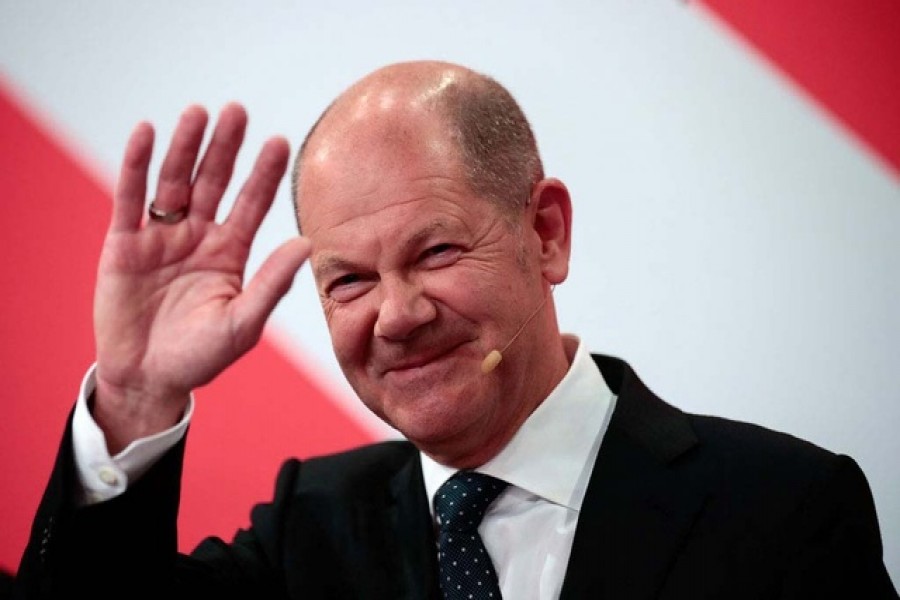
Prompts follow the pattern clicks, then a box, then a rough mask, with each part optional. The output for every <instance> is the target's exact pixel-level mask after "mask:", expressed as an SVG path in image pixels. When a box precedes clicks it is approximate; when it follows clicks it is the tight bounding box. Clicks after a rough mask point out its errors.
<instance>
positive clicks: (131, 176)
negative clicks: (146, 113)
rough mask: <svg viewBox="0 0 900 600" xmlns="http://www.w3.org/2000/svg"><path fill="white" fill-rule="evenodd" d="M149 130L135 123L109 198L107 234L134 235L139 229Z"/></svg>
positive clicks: (149, 153)
mask: <svg viewBox="0 0 900 600" xmlns="http://www.w3.org/2000/svg"><path fill="white" fill-rule="evenodd" d="M153 136H154V134H153V126H152V125H150V124H149V123H146V122H141V123H138V124H137V126H135V128H134V130H133V131H132V132H131V136H130V137H129V138H128V144H127V145H126V146H125V156H124V158H123V159H122V167H121V169H120V171H119V180H118V181H117V182H116V191H115V194H114V196H113V210H112V219H111V220H110V230H111V231H136V230H137V229H138V228H139V227H140V225H141V218H142V217H143V214H144V202H145V200H146V198H147V169H148V168H149V166H150V157H151V156H152V154H153Z"/></svg>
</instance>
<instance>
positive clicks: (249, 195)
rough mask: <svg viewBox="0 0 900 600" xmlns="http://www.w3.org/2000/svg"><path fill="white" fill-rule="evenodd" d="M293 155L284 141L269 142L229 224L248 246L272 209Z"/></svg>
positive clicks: (251, 174) (232, 212)
mask: <svg viewBox="0 0 900 600" xmlns="http://www.w3.org/2000/svg"><path fill="white" fill-rule="evenodd" d="M289 154H290V147H289V146H288V143H287V140H285V139H284V138H282V137H276V138H272V139H270V140H269V141H267V142H266V144H265V145H264V146H263V149H262V150H260V152H259V157H257V159H256V164H254V165H253V171H252V172H251V173H250V176H249V177H248V178H247V181H246V183H244V187H243V188H242V189H241V191H240V193H239V194H238V197H237V200H235V203H234V208H233V209H232V210H231V214H230V215H228V219H227V220H226V221H225V224H226V226H228V227H230V228H232V229H233V230H234V232H235V234H236V235H237V236H238V237H239V238H240V239H242V240H243V241H244V242H245V243H247V244H248V245H249V243H250V242H251V241H252V240H253V236H255V235H256V230H257V229H259V224H260V223H262V220H263V217H265V216H266V213H267V212H268V211H269V207H271V206H272V200H274V199H275V192H276V191H278V184H279V183H280V182H281V178H282V177H283V176H284V172H285V171H286V170H287V164H288V156H289Z"/></svg>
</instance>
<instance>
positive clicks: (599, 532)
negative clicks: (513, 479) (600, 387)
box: [560, 357, 706, 599]
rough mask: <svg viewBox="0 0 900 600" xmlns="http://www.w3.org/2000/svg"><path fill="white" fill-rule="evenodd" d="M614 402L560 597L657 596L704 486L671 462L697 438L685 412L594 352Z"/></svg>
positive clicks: (622, 366)
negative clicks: (692, 481)
mask: <svg viewBox="0 0 900 600" xmlns="http://www.w3.org/2000/svg"><path fill="white" fill-rule="evenodd" d="M595 360H596V361H597V363H598V366H599V367H600V370H601V372H602V373H603V376H604V379H606V381H607V383H608V384H609V386H610V388H611V389H612V390H613V391H614V392H616V393H617V395H618V400H617V401H616V409H615V412H614V414H613V417H612V420H611V422H610V426H609V429H608V431H607V433H606V436H605V437H604V439H603V442H602V444H601V447H600V452H599V453H598V457H597V461H596V463H595V465H594V470H593V473H592V474H591V481H590V483H589V485H588V489H587V492H586V495H585V499H584V504H583V506H582V510H581V514H580V516H579V520H578V527H577V529H576V531H575V539H574V542H573V545H572V554H571V557H570V559H569V566H568V569H567V572H566V578H565V581H564V583H563V589H562V593H561V596H560V597H561V598H563V599H565V598H588V597H590V598H593V597H602V598H606V599H611V598H622V597H627V598H655V597H657V595H658V593H659V589H660V587H661V586H662V584H663V582H664V581H665V576H666V574H667V572H668V569H669V567H670V565H671V563H672V560H673V559H674V557H675V555H676V554H677V551H678V548H679V547H680V546H681V544H682V542H683V540H684V538H685V535H686V534H687V532H688V531H689V530H690V527H691V524H692V523H693V522H694V519H695V517H696V515H697V513H698V511H699V510H700V508H701V507H702V504H703V500H704V498H705V497H706V490H705V488H703V487H702V486H686V485H685V482H684V480H683V476H681V474H680V473H679V471H678V468H677V466H675V465H674V464H673V463H674V462H675V460H676V459H677V458H678V457H680V456H682V455H683V454H684V453H686V452H688V451H689V450H690V449H691V448H692V447H694V446H695V445H696V444H697V438H696V436H695V435H694V432H693V430H692V429H691V426H690V424H689V422H688V420H687V418H686V417H685V416H684V414H683V413H681V412H680V411H679V410H677V409H675V408H673V407H671V406H669V405H668V404H666V403H664V402H663V401H662V400H660V399H659V398H657V397H656V396H655V395H653V393H652V392H650V391H649V390H648V389H647V388H646V387H645V386H644V385H643V383H642V382H641V381H640V380H639V379H638V378H637V376H636V375H635V374H634V372H633V371H631V369H630V368H629V367H628V366H627V365H626V364H625V363H623V362H622V361H619V360H617V359H611V358H605V357H595Z"/></svg>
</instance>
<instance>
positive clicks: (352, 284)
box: [325, 273, 373, 302]
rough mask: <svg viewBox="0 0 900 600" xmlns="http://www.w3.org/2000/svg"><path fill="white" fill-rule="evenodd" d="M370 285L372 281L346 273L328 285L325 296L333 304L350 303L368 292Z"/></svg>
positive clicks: (356, 274)
mask: <svg viewBox="0 0 900 600" xmlns="http://www.w3.org/2000/svg"><path fill="white" fill-rule="evenodd" d="M372 285H373V284H372V281H370V280H368V279H365V278H364V277H362V276H361V275H360V274H358V273H347V274H345V275H341V276H340V277H338V278H336V279H334V280H333V281H332V282H331V283H330V284H328V287H326V288H325V294H326V295H327V296H328V298H329V299H330V300H334V301H335V302H350V301H351V300H354V299H355V298H358V297H359V296H362V295H363V294H365V293H366V292H367V291H369V290H370V289H371V288H372Z"/></svg>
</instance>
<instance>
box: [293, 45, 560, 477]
mask: <svg viewBox="0 0 900 600" xmlns="http://www.w3.org/2000/svg"><path fill="white" fill-rule="evenodd" d="M498 88H499V89H498ZM488 96H490V97H491V99H489V100H485V98H486V97H488ZM464 114H465V116H463V115H464ZM295 169H296V170H295V175H294V177H295V190H294V191H295V203H296V206H297V218H298V222H299V223H302V227H303V232H304V235H306V236H307V237H308V238H309V239H310V240H311V241H312V243H313V250H312V256H311V259H310V260H311V264H312V268H313V272H314V275H315V279H316V285H317V288H318V290H319V294H320V297H321V300H322V305H323V308H324V311H325V316H326V320H327V322H328V327H329V331H330V332H331V337H332V343H333V346H334V350H335V354H336V356H337V358H338V362H339V363H340V365H341V368H342V369H343V371H344V374H345V375H346V376H347V378H348V380H349V381H350V383H351V385H352V386H353V388H354V389H355V390H356V392H357V393H358V394H359V396H360V398H361V399H362V400H363V402H365V404H366V405H367V406H368V407H369V408H370V409H372V410H373V411H374V412H375V413H376V414H378V415H379V416H380V417H382V418H383V419H384V420H385V421H387V422H388V423H390V424H391V425H392V426H393V427H395V428H396V429H398V430H399V431H400V432H402V433H403V434H405V435H406V436H407V437H408V438H409V439H410V440H412V441H413V442H414V443H416V444H417V445H418V446H419V447H420V448H421V449H422V450H423V451H425V452H426V453H428V454H429V455H431V456H432V457H434V458H436V459H438V460H440V461H442V462H445V463H448V464H454V465H456V466H460V467H471V466H477V465H478V464H481V463H483V462H485V461H486V460H488V459H490V458H491V457H492V456H493V455H495V454H496V452H497V451H499V450H500V449H501V448H502V447H503V446H504V445H505V444H506V443H507V442H508V441H509V439H510V438H511V437H512V435H513V434H514V433H515V431H516V430H517V429H518V427H519V426H520V425H521V423H522V422H523V421H524V420H525V419H526V418H527V417H528V415H529V414H530V413H531V412H532V411H533V410H534V408H535V407H536V406H537V405H538V404H539V403H540V401H541V400H542V399H543V398H544V397H546V395H547V394H548V393H549V392H550V391H551V390H552V388H553V387H554V386H555V385H556V383H558V381H559V379H560V378H561V377H562V376H563V374H564V373H565V370H566V367H567V361H566V357H565V354H564V352H563V348H562V341H561V338H560V336H559V331H558V327H557V323H556V317H555V312H554V308H553V301H552V299H550V300H549V301H548V302H547V303H546V305H545V306H544V307H543V308H542V309H541V310H540V311H539V312H538V314H537V316H536V317H535V319H534V321H532V322H531V323H529V324H528V326H527V327H526V328H525V330H524V331H523V332H522V334H521V337H520V338H518V339H517V340H516V342H515V344H513V346H512V347H511V348H510V349H509V351H508V352H506V353H505V358H504V361H503V363H502V364H501V366H500V367H499V368H498V369H497V370H496V371H494V372H492V373H490V374H488V375H482V374H481V373H480V370H479V365H480V363H481V361H482V359H483V358H484V357H485V355H486V354H487V353H488V352H490V350H492V349H494V348H500V347H503V346H504V345H505V344H506V342H508V341H509V340H510V339H512V337H513V336H514V335H515V333H516V331H517V330H518V329H519V327H520V326H521V325H522V324H523V323H525V321H526V320H527V318H528V317H529V316H530V315H531V313H533V312H534V310H535V309H536V308H537V307H538V306H539V305H540V304H541V302H542V301H543V300H544V299H545V298H546V297H547V294H549V290H550V286H552V285H554V284H556V283H559V282H561V281H563V280H564V279H565V277H566V275H567V273H568V257H569V245H570V241H569V233H570V220H571V208H570V204H569V197H568V192H567V191H566V189H565V187H564V186H563V185H562V183H561V182H559V181H558V180H555V179H545V178H543V174H542V172H541V166H540V160H539V158H538V156H537V150H536V146H535V143H534V139H533V136H532V135H531V132H530V129H529V127H528V124H527V121H526V120H525V118H524V116H523V115H522V113H521V111H520V110H519V108H518V106H516V104H515V102H514V101H513V100H512V98H511V97H510V96H509V94H508V93H507V92H506V91H505V90H503V88H502V87H500V86H499V85H498V84H496V83H495V82H493V81H492V80H489V79H487V78H485V77H483V76H481V75H478V74H476V73H473V72H472V71H469V70H468V69H465V68H463V67H459V66H457V65H451V64H447V63H437V62H416V63H401V64H398V65H392V66H389V67H386V68H384V69H380V70H378V71H376V72H374V73H372V74H370V75H369V76H367V77H365V78H364V79H362V80H361V81H359V82H358V83H356V84H355V85H353V86H352V87H351V88H349V89H348V90H347V91H346V92H344V93H343V94H342V95H341V96H340V97H339V98H338V99H337V100H336V101H335V102H334V103H333V104H332V105H331V106H330V107H329V108H328V110H327V111H326V112H325V114H324V115H323V116H322V117H321V118H320V119H319V121H318V122H317V124H316V125H315V127H314V128H313V131H312V132H311V133H310V135H309V136H308V137H307V140H306V142H305V143H304V145H303V148H302V150H301V153H300V157H299V159H298V161H297V166H296V168H295Z"/></svg>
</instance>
